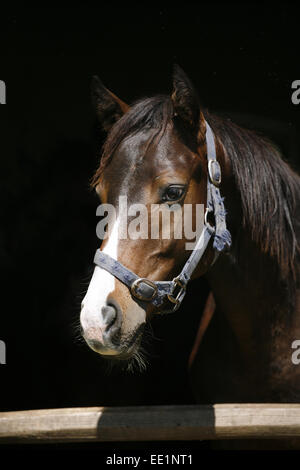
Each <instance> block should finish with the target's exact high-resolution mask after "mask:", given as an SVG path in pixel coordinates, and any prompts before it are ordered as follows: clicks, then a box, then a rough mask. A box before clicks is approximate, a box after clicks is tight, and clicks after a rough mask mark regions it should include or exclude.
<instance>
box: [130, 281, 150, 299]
mask: <svg viewBox="0 0 300 470" xmlns="http://www.w3.org/2000/svg"><path fill="white" fill-rule="evenodd" d="M140 284H146V285H147V286H148V287H151V288H152V289H153V292H152V294H151V296H150V297H148V296H147V295H143V294H142V293H139V292H137V289H138V287H139V285H140ZM130 291H131V293H132V295H133V296H134V297H136V298H138V299H140V300H144V301H145V302H151V300H152V299H153V298H154V297H155V296H156V294H157V286H156V284H155V283H154V282H152V281H149V279H146V278H144V277H140V278H139V279H136V280H135V281H134V282H133V283H132V284H131V287H130Z"/></svg>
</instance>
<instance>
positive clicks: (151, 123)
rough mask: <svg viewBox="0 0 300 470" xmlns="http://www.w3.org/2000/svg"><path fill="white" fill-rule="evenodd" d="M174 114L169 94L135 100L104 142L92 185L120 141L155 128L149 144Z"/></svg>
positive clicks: (99, 176)
mask: <svg viewBox="0 0 300 470" xmlns="http://www.w3.org/2000/svg"><path fill="white" fill-rule="evenodd" d="M172 115H173V105H172V101H171V98H170V97H169V96H167V95H156V96H154V97H151V98H144V99H141V100H139V101H137V102H135V103H134V104H133V105H132V107H131V108H130V110H129V111H128V112H127V113H126V114H124V115H123V116H122V117H121V119H119V120H118V121H117V122H116V123H115V124H114V126H113V127H112V129H111V131H110V133H109V134H108V137H107V139H106V141H105V143H104V146H103V151H102V156H101V161H100V166H99V168H98V169H97V171H96V173H95V175H94V176H93V179H92V182H91V184H92V186H93V187H95V186H97V184H98V183H99V180H100V178H101V175H102V172H103V170H104V168H105V167H106V166H107V165H108V164H109V162H110V160H111V159H112V157H113V154H114V152H115V151H116V149H117V147H118V146H119V145H120V143H121V142H122V141H123V140H124V139H125V138H127V137H130V136H132V135H133V134H135V133H136V132H139V131H141V130H143V129H149V130H150V129H153V134H152V137H151V139H150V141H149V142H148V145H150V143H151V142H152V141H153V139H154V138H155V137H156V136H157V134H163V132H164V130H165V127H166V125H167V123H168V122H169V121H170V120H171V118H172Z"/></svg>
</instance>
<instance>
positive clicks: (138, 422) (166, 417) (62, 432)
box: [0, 404, 300, 443]
mask: <svg viewBox="0 0 300 470" xmlns="http://www.w3.org/2000/svg"><path fill="white" fill-rule="evenodd" d="M283 437H285V438H286V437H289V438H291V437H300V405H298V404H220V405H187V406H141V407H112V408H105V407H103V408H100V407H99V408H62V409H49V410H29V411H12V412H4V413H0V443H8V442H11V443H27V442H28V443H32V442H76V441H77V442H87V441H102V442H105V441H106V442H107V441H160V440H162V441H167V440H183V441H184V440H204V439H230V438H235V439H236V438H238V439H243V438H283Z"/></svg>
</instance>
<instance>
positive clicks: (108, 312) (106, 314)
mask: <svg viewBox="0 0 300 470" xmlns="http://www.w3.org/2000/svg"><path fill="white" fill-rule="evenodd" d="M101 312H102V316H103V319H104V321H105V323H106V330H109V329H110V328H111V327H112V326H113V324H114V323H115V321H116V319H117V316H118V312H117V309H116V308H115V307H114V306H113V305H107V306H105V307H102V309H101Z"/></svg>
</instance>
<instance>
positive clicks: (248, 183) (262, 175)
mask: <svg viewBox="0 0 300 470" xmlns="http://www.w3.org/2000/svg"><path fill="white" fill-rule="evenodd" d="M205 117H206V118H207V120H208V122H209V123H210V124H211V127H212V128H213V130H214V132H215V133H216V135H217V136H218V137H219V139H220V140H221V142H222V144H223V145H224V147H225V149H226V152H227V154H228V156H229V158H230V161H231V165H232V171H233V174H234V177H235V180H236V185H237V188H238V190H239V193H240V197H241V204H242V213H243V226H244V227H245V228H246V229H247V230H249V233H250V234H251V238H252V240H253V241H254V242H255V243H256V244H257V245H258V246H259V247H260V249H261V250H262V252H265V253H269V254H270V255H271V256H272V257H274V258H275V259H276V260H277V262H278V264H279V268H280V270H281V273H280V274H281V276H282V277H286V276H288V275H293V277H294V278H295V276H296V267H297V266H296V262H295V261H296V255H297V254H299V246H298V244H297V233H296V224H295V220H297V216H296V207H297V203H298V204H299V195H300V177H299V176H298V175H297V174H296V173H295V172H294V171H293V170H292V169H291V168H290V166H289V165H288V164H287V163H286V162H285V161H284V160H283V158H282V155H281V153H280V151H279V150H278V149H277V148H276V146H275V145H274V144H273V143H272V142H270V141H269V140H268V139H266V138H265V137H261V136H259V135H258V134H256V133H255V132H253V131H250V130H246V129H243V128H241V127H239V126H238V125H236V124H234V123H233V122H231V121H230V120H229V119H224V118H220V117H217V116H215V115H211V114H209V113H205Z"/></svg>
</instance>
